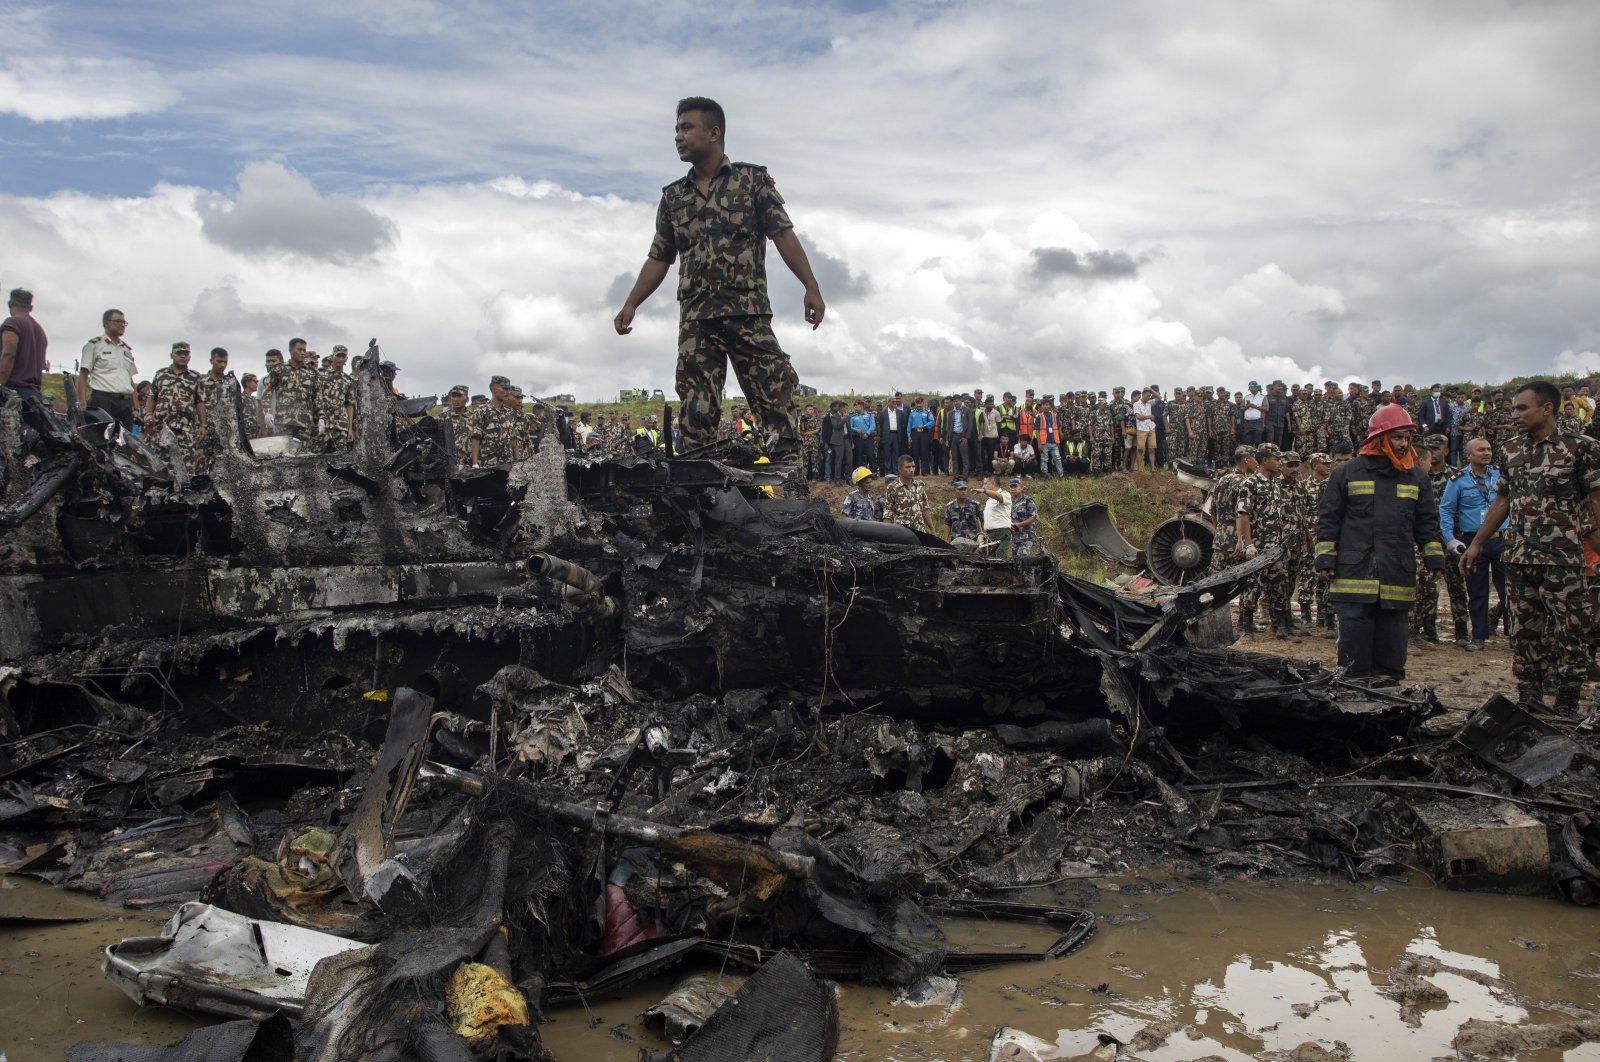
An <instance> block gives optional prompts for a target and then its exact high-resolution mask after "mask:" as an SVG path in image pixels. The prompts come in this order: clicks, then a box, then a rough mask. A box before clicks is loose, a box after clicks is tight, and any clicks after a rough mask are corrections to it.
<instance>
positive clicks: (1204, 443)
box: [1185, 392, 1211, 466]
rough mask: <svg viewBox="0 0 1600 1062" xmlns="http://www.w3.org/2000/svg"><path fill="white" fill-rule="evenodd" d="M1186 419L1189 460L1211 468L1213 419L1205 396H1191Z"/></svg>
mask: <svg viewBox="0 0 1600 1062" xmlns="http://www.w3.org/2000/svg"><path fill="white" fill-rule="evenodd" d="M1185 418H1186V419H1187V420H1188V421H1189V460H1191V461H1194V462H1196V463H1198V464H1202V465H1206V466H1210V464H1211V430H1210V422H1211V418H1210V416H1209V415H1208V413H1207V409H1206V397H1205V396H1204V395H1202V394H1200V393H1199V392H1194V393H1192V394H1190V396H1189V408H1188V409H1187V410H1186V411H1185Z"/></svg>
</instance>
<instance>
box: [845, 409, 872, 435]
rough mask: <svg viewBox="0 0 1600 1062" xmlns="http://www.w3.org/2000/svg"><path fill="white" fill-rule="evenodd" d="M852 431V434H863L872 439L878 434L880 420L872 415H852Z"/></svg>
mask: <svg viewBox="0 0 1600 1062" xmlns="http://www.w3.org/2000/svg"><path fill="white" fill-rule="evenodd" d="M850 430H851V431H852V432H861V433H863V434H865V435H866V436H868V437H869V438H870V437H871V436H874V435H876V434H877V433H878V418H877V416H876V415H875V414H872V413H852V414H850Z"/></svg>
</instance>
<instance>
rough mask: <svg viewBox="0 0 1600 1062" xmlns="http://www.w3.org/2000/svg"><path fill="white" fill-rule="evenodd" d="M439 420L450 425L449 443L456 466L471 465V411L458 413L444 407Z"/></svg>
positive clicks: (464, 410)
mask: <svg viewBox="0 0 1600 1062" xmlns="http://www.w3.org/2000/svg"><path fill="white" fill-rule="evenodd" d="M440 419H441V420H443V421H444V422H445V423H446V424H448V425H450V442H451V444H452V445H453V446H454V448H455V452H456V464H457V465H460V466H466V465H468V464H471V463H472V411H471V410H467V409H463V410H461V411H460V412H459V413H458V412H456V411H455V410H453V409H450V408H448V407H446V409H445V411H444V415H443V416H442V417H441V418H440Z"/></svg>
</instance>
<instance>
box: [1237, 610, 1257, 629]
mask: <svg viewBox="0 0 1600 1062" xmlns="http://www.w3.org/2000/svg"><path fill="white" fill-rule="evenodd" d="M1239 633H1240V634H1260V633H1261V628H1260V627H1257V626H1256V616H1255V613H1254V612H1246V611H1244V610H1243V609H1240V610H1239Z"/></svg>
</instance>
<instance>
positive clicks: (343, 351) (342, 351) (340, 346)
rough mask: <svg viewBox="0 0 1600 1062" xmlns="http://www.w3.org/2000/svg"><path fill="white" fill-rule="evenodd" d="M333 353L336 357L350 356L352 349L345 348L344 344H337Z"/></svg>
mask: <svg viewBox="0 0 1600 1062" xmlns="http://www.w3.org/2000/svg"><path fill="white" fill-rule="evenodd" d="M333 353H334V355H339V354H348V353H350V348H349V347H347V346H345V345H344V344H343V343H335V344H334V345H333Z"/></svg>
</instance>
